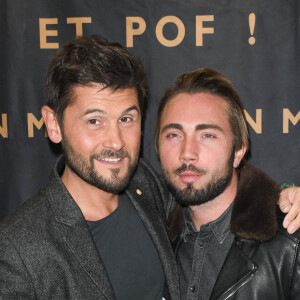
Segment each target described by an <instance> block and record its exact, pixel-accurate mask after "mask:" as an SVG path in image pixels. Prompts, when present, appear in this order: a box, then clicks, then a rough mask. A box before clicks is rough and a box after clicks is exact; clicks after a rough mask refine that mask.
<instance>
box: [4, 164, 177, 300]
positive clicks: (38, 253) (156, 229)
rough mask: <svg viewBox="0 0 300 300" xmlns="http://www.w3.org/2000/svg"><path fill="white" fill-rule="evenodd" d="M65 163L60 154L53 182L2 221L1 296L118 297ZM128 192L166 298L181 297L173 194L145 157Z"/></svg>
mask: <svg viewBox="0 0 300 300" xmlns="http://www.w3.org/2000/svg"><path fill="white" fill-rule="evenodd" d="M63 168H64V161H63V158H60V159H59V160H58V162H57V163H56V165H55V167H54V170H53V172H52V174H51V176H50V179H49V182H48V183H47V185H46V186H45V187H44V188H42V189H41V190H40V191H39V192H38V193H37V195H35V196H34V197H32V198H30V199H29V200H27V201H25V202H24V203H23V204H22V205H21V206H20V207H19V208H18V209H17V210H16V211H15V212H14V213H13V214H12V215H11V216H9V217H8V218H6V219H5V220H4V221H3V222H2V224H1V225H0V299H109V300H111V299H115V295H114V292H113V290H112V287H111V284H110V282H109V279H108V276H107V273H106V271H105V268H104V265H103V263H102V261H101V258H100V256H99V254H98V252H97V249H96V247H95V244H94V242H93V239H92V236H91V234H90V231H89V228H88V226H87V224H86V221H85V219H84V218H83V215H82V213H81V210H80V209H79V207H78V206H77V204H76V202H75V201H74V200H73V198H72V197H71V195H70V194H69V193H68V191H67V189H66V188H65V186H64V185H63V183H62V181H61V179H60V176H59V174H60V173H61V172H62V170H63ZM126 193H127V195H128V196H129V198H130V200H131V201H132V203H133V205H134V207H135V208H136V210H137V212H138V214H139V216H140V218H141V220H142V221H143V223H144V224H145V226H146V228H147V230H148V232H149V234H150V236H151V238H152V240H153V243H154V245H155V247H156V248H157V251H158V254H159V257H160V259H161V263H162V266H163V270H164V274H165V278H166V285H165V286H166V295H167V296H165V297H166V298H170V299H174V300H175V299H179V288H178V275H177V269H176V263H175V260H174V256H173V252H172V248H171V246H170V243H169V239H168V231H167V229H166V221H165V205H167V202H168V193H167V191H166V190H165V188H164V187H163V185H162V184H161V183H160V181H159V179H158V178H157V176H156V175H155V173H154V172H153V170H152V169H151V168H150V167H149V166H148V165H147V164H146V163H145V162H144V161H143V160H140V163H139V166H138V168H137V171H136V172H135V175H134V177H133V179H132V180H131V183H130V185H129V187H128V189H127V190H126ZM141 275H142V274H141ZM149 284H151V283H149Z"/></svg>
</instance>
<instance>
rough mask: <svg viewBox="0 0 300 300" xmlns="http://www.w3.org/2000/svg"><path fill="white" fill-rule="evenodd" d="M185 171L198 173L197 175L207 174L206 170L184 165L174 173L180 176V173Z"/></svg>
mask: <svg viewBox="0 0 300 300" xmlns="http://www.w3.org/2000/svg"><path fill="white" fill-rule="evenodd" d="M185 171H192V172H194V173H197V174H206V171H205V170H204V169H201V168H197V167H195V166H194V165H193V164H189V165H187V164H183V165H182V166H181V167H179V168H178V169H176V170H175V171H174V173H175V174H176V175H179V174H180V173H182V172H185Z"/></svg>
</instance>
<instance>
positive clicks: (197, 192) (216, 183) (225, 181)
mask: <svg viewBox="0 0 300 300" xmlns="http://www.w3.org/2000/svg"><path fill="white" fill-rule="evenodd" d="M234 155H235V153H234V151H232V154H231V156H230V158H229V159H228V161H227V163H226V166H225V168H224V169H223V170H222V169H221V170H217V171H216V172H214V174H213V175H212V178H211V180H210V181H209V182H208V183H207V184H206V185H205V186H204V187H202V188H199V189H195V188H194V186H193V183H187V186H186V188H184V189H180V188H178V187H177V186H175V184H173V183H172V181H171V176H170V173H169V172H167V171H165V170H163V172H164V177H165V181H166V185H167V187H168V189H169V190H170V192H171V193H172V194H173V196H174V197H175V200H176V202H177V203H179V204H180V205H182V206H189V205H201V204H203V203H206V202H209V201H211V200H213V199H215V198H216V197H218V196H219V195H221V194H222V193H223V192H224V191H225V189H226V188H227V187H228V186H229V184H230V182H231V179H232V174H233V161H234ZM186 170H190V171H193V172H195V173H198V174H206V173H207V172H206V171H205V170H203V169H198V168H196V167H195V166H194V165H193V164H189V165H187V164H183V165H182V166H181V167H180V168H178V169H177V170H175V172H174V173H175V174H180V173H181V172H183V171H186Z"/></svg>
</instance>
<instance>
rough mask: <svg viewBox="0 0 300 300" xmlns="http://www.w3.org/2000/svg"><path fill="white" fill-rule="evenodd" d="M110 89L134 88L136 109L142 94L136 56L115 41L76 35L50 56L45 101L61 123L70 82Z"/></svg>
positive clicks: (143, 88)
mask: <svg viewBox="0 0 300 300" xmlns="http://www.w3.org/2000/svg"><path fill="white" fill-rule="evenodd" d="M95 84H99V85H100V86H101V87H102V88H103V89H105V88H110V89H111V90H113V91H116V90H118V89H125V88H135V89H136V92H137V96H138V101H139V106H140V110H141V111H142V109H143V104H144V97H145V94H146V88H147V86H146V78H145V72H144V67H143V64H142V62H141V60H140V59H138V58H137V57H135V56H134V55H132V54H130V53H129V52H128V51H127V50H126V49H125V48H124V47H123V46H122V45H120V44H119V43H114V42H109V41H107V40H106V39H103V38H101V37H99V36H97V35H89V36H82V37H77V38H76V39H74V40H73V41H71V42H68V43H67V44H65V45H64V46H63V47H62V48H61V49H60V50H59V51H58V52H57V53H56V55H55V56H54V57H53V59H52V61H51V63H50V65H49V68H48V73H47V79H46V96H47V105H48V106H49V107H50V108H52V109H53V110H54V112H55V114H56V116H57V119H58V122H59V124H60V125H62V121H63V114H64V111H65V109H66V108H67V106H68V105H70V103H71V100H72V91H73V87H74V86H93V85H95Z"/></svg>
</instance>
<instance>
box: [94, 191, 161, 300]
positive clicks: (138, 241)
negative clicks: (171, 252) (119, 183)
mask: <svg viewBox="0 0 300 300" xmlns="http://www.w3.org/2000/svg"><path fill="white" fill-rule="evenodd" d="M88 225H89V227H90V230H91V233H92V236H93V238H94V241H95V244H96V247H97V249H98V252H99V255H100V257H101V259H102V261H103V263H104V265H105V268H106V271H107V273H108V276H109V279H110V282H111V284H112V287H113V290H114V292H115V294H116V297H117V299H118V300H129V299H130V300H131V299H143V300H156V299H157V300H158V299H159V300H161V299H162V295H163V286H164V281H165V278H164V273H163V269H162V265H161V262H160V259H159V256H158V252H157V250H156V248H155V246H154V244H153V242H152V240H151V237H150V235H149V233H148V232H147V230H146V228H145V226H144V224H143V222H142V221H141V219H140V217H139V215H138V214H137V211H136V210H135V208H134V207H133V205H132V203H131V201H130V200H129V198H128V197H127V195H126V194H121V195H120V196H119V206H118V208H117V209H116V210H115V211H114V212H113V213H112V214H110V215H109V216H107V217H105V218H103V219H101V220H99V221H95V222H94V221H88Z"/></svg>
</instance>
